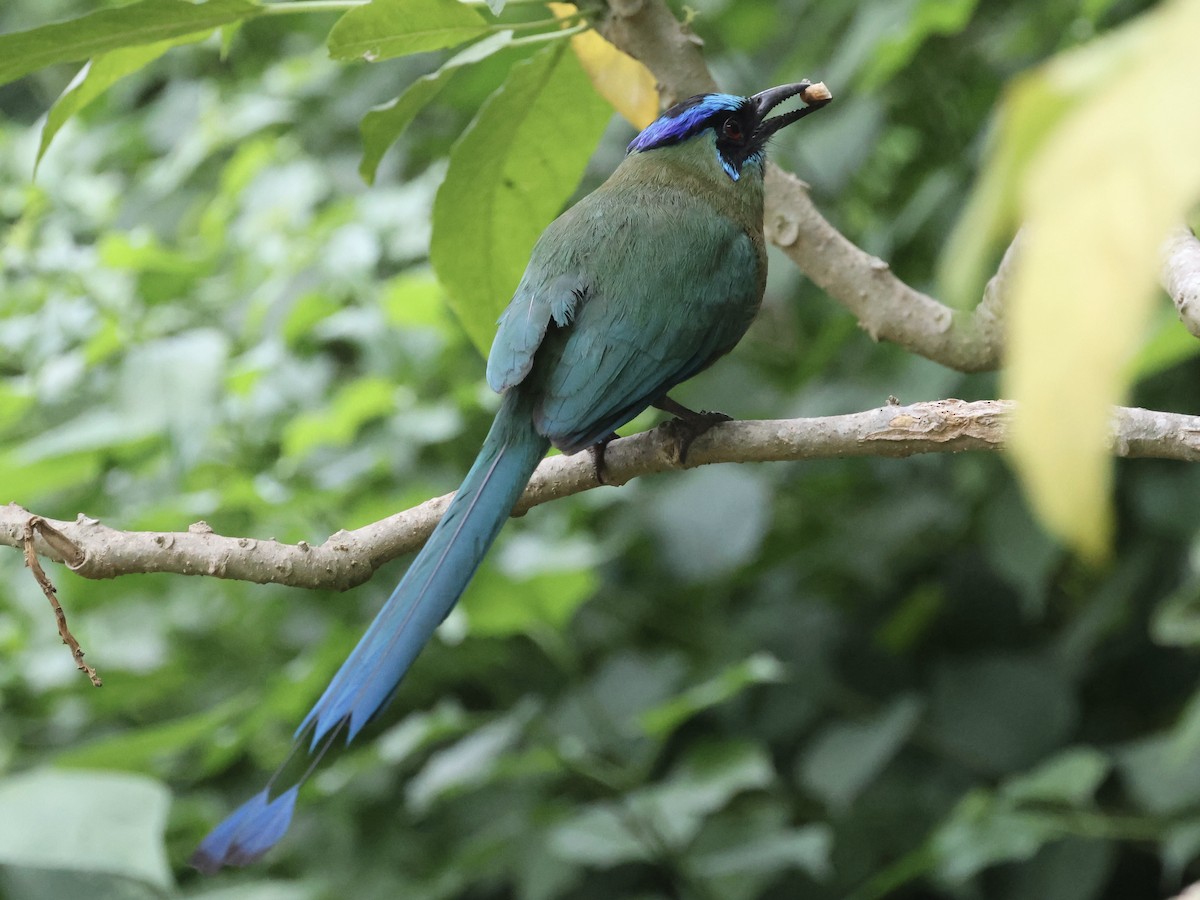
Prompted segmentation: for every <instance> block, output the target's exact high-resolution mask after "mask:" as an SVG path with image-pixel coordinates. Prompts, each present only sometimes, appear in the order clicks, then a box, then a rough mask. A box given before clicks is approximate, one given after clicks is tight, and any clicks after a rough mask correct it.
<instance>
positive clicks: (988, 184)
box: [938, 24, 1146, 308]
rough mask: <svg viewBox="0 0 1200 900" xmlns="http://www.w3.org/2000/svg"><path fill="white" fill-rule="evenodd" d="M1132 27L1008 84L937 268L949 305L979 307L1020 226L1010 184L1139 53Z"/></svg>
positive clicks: (1137, 32) (1140, 36)
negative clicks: (976, 173) (1067, 121)
mask: <svg viewBox="0 0 1200 900" xmlns="http://www.w3.org/2000/svg"><path fill="white" fill-rule="evenodd" d="M1145 38H1146V35H1145V33H1144V30H1143V29H1139V28H1138V27H1137V25H1136V24H1135V25H1134V26H1127V27H1125V28H1123V29H1121V30H1119V31H1115V32H1111V33H1109V34H1107V35H1105V37H1104V39H1103V40H1100V41H1096V42H1094V43H1092V44H1088V45H1087V46H1084V47H1081V48H1078V49H1075V50H1072V51H1070V52H1069V53H1064V54H1062V55H1061V56H1059V57H1056V58H1054V59H1052V60H1051V61H1050V62H1049V63H1047V64H1046V65H1045V66H1043V67H1041V68H1040V69H1035V70H1034V71H1033V72H1031V73H1029V74H1027V75H1024V76H1022V77H1019V78H1017V79H1015V80H1014V82H1013V84H1012V86H1011V87H1010V88H1009V89H1008V91H1007V93H1006V96H1005V98H1004V100H1003V102H1002V104H1001V106H1000V112H999V116H998V119H997V122H996V125H995V129H994V133H993V134H992V136H991V147H990V150H989V153H988V158H987V162H986V164H985V166H984V169H983V172H982V173H980V176H979V180H978V182H977V183H976V185H975V188H974V190H973V191H972V194H971V197H970V199H969V200H968V201H967V206H966V209H965V210H964V212H963V214H962V216H961V217H960V219H959V221H958V223H957V224H956V225H955V227H954V231H953V233H951V235H950V239H949V241H948V242H947V244H946V249H945V250H944V251H943V253H942V255H941V260H940V262H939V272H938V281H939V283H940V284H941V285H942V288H943V290H944V292H945V294H946V295H947V297H948V298H949V299H950V301H951V302H952V303H954V304H955V305H957V306H961V307H964V308H967V307H970V306H972V305H974V304H975V303H978V302H979V297H980V295H981V292H982V290H983V286H984V283H985V282H986V281H987V279H988V278H990V277H991V274H992V272H993V271H994V270H995V263H998V262H999V260H1000V256H1001V253H1002V251H1003V250H1004V247H1005V246H1006V245H1007V244H1008V242H1009V241H1010V240H1012V236H1013V234H1014V233H1015V232H1016V230H1017V228H1018V226H1019V225H1020V224H1021V210H1020V204H1019V198H1018V192H1017V190H1016V189H1015V185H1016V184H1017V183H1018V182H1019V181H1020V179H1021V178H1022V177H1023V175H1024V173H1025V172H1026V171H1027V169H1028V167H1029V164H1030V161H1031V160H1032V159H1033V158H1034V157H1035V156H1036V155H1037V154H1038V152H1040V151H1041V149H1042V148H1043V147H1044V146H1045V144H1046V141H1047V140H1048V139H1049V136H1050V135H1051V134H1052V133H1053V132H1054V129H1055V128H1056V127H1057V126H1058V125H1059V124H1060V123H1061V122H1062V121H1063V119H1064V118H1065V117H1066V116H1067V115H1068V114H1069V113H1071V111H1072V110H1075V109H1077V108H1079V106H1080V105H1081V104H1083V103H1084V102H1086V101H1087V100H1088V99H1089V98H1092V97H1094V96H1097V95H1099V94H1100V93H1102V92H1106V91H1107V90H1108V89H1109V87H1110V85H1111V84H1112V82H1113V81H1114V80H1115V79H1116V77H1117V76H1118V74H1119V73H1120V72H1122V71H1124V69H1125V67H1126V66H1127V65H1130V64H1131V63H1132V62H1133V61H1134V60H1135V59H1136V58H1137V57H1138V55H1139V54H1144V53H1145V44H1146V40H1145Z"/></svg>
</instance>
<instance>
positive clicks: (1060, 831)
mask: <svg viewBox="0 0 1200 900" xmlns="http://www.w3.org/2000/svg"><path fill="white" fill-rule="evenodd" d="M1064 834H1065V831H1064V828H1063V825H1062V823H1061V822H1060V820H1059V819H1058V818H1057V817H1056V816H1051V815H1042V814H1040V813H1036V812H1026V811H1024V810H1020V809H1014V808H1013V807H1012V806H1011V805H1009V804H1008V803H1007V802H1004V801H998V800H997V799H996V797H995V796H994V795H992V794H990V793H989V792H987V791H982V790H976V791H972V792H971V793H970V794H968V795H967V796H966V797H964V798H963V799H962V800H961V801H960V802H959V804H958V805H957V806H956V807H955V808H954V811H953V812H952V813H951V814H950V816H949V817H948V818H947V819H946V821H945V822H943V823H942V825H941V826H939V828H938V830H937V832H936V833H935V834H934V836H933V844H932V846H933V852H934V856H935V858H936V859H937V869H938V874H939V875H940V876H941V877H942V878H944V879H945V880H946V881H949V882H951V883H953V884H961V883H962V882H964V881H966V880H967V879H968V878H970V877H972V876H973V875H975V874H976V873H977V872H979V871H980V870H981V869H984V868H987V867H988V866H990V865H994V864H995V863H998V862H1006V861H1011V860H1022V859H1029V858H1030V857H1032V856H1033V855H1034V854H1036V853H1037V852H1038V850H1040V849H1041V848H1042V847H1043V846H1044V845H1045V844H1046V843H1048V842H1049V841H1052V840H1054V839H1056V838H1059V837H1063V836H1064Z"/></svg>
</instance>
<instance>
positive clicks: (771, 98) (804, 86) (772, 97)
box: [750, 80, 833, 141]
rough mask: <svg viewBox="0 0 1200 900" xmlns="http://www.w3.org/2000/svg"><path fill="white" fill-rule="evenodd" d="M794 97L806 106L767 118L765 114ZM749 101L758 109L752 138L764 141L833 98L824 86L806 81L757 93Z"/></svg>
mask: <svg viewBox="0 0 1200 900" xmlns="http://www.w3.org/2000/svg"><path fill="white" fill-rule="evenodd" d="M796 95H799V96H800V99H801V100H803V101H804V102H805V104H807V105H805V106H802V107H800V108H799V109H795V110H792V111H791V112H788V113H784V114H783V115H779V116H775V117H773V118H770V119H768V118H767V114H768V113H769V112H770V111H771V110H773V109H774V108H775V107H777V106H778V105H779V104H781V103H783V102H784V101H785V100H789V99H791V98H792V97H795V96H796ZM750 99H751V100H753V101H754V104H755V106H756V107H757V109H758V118H759V125H758V128H756V129H755V130H754V138H755V140H757V141H766V140H767V139H768V138H769V137H770V136H771V135H773V134H774V133H775V132H777V131H778V130H779V129H780V128H783V127H784V126H785V125H791V124H792V123H793V122H798V121H800V120H801V119H803V118H804V117H805V116H807V115H808V114H809V113H810V112H815V111H816V110H818V109H820V108H821V107H822V106H825V105H826V104H828V103H831V102H833V96H832V95H831V94H830V93H829V90H828V89H827V88H826V87H825V85H824V84H822V83H820V82H817V83H816V84H813V83H812V82H811V81H807V80H806V81H797V82H796V83H795V84H782V85H780V86H779V87H773V88H767V89H766V90H765V91H759V92H758V93H757V94H755V95H754V96H752V97H751V98H750Z"/></svg>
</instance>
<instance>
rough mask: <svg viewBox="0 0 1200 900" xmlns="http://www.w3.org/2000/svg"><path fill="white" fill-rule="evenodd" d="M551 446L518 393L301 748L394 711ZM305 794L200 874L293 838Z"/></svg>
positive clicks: (316, 709) (241, 827) (261, 799)
mask: <svg viewBox="0 0 1200 900" xmlns="http://www.w3.org/2000/svg"><path fill="white" fill-rule="evenodd" d="M549 446H550V442H549V441H548V440H546V439H545V438H543V437H542V436H541V435H539V434H538V433H537V432H536V431H535V430H534V427H533V421H532V415H531V411H530V409H529V408H528V403H527V401H525V400H523V399H522V398H521V396H520V391H519V388H518V389H514V390H510V391H509V392H508V393H507V394H506V395H505V398H504V401H503V404H502V406H501V408H500V411H499V412H498V413H497V414H496V419H495V421H494V422H493V423H492V428H491V430H490V431H489V432H488V436H487V439H486V440H485V441H484V444H483V448H482V449H481V450H480V451H479V455H478V456H477V457H476V459H475V464H474V465H473V466H472V467H471V470H470V471H469V472H468V473H467V476H466V478H465V479H463V483H462V485H461V486H460V487H459V489H458V492H457V493H456V494H455V496H454V499H453V500H451V501H450V506H449V507H448V508H447V509H446V512H445V514H444V515H443V516H442V520H441V522H439V523H438V526H437V528H435V529H434V531H433V533H432V534H431V535H430V537H429V540H428V541H427V542H426V544H425V546H424V548H422V550H421V552H420V553H418V554H417V557H416V559H414V560H413V563H412V565H411V566H409V569H408V572H407V573H406V574H405V576H404V578H403V579H402V580H401V582H400V584H399V585H397V586H396V589H395V590H394V591H393V592H392V595H391V597H389V598H388V601H387V603H385V604H384V606H383V608H382V609H381V610H380V611H379V614H378V615H377V616H376V617H375V621H373V622H372V623H371V626H370V627H369V628H368V629H367V631H366V633H365V634H364V635H363V637H362V639H361V640H360V641H359V642H358V645H357V646H356V647H355V648H354V650H353V652H351V654H350V656H349V657H348V658H347V659H346V661H345V662H344V663H343V664H342V667H341V668H340V669H338V671H337V674H335V675H334V677H333V680H332V681H331V682H330V683H329V687H327V688H326V689H325V693H324V694H322V695H321V698H320V699H319V700H318V701H317V703H316V705H314V706H313V708H312V710H311V711H310V712H309V714H308V716H307V717H305V719H304V721H303V722H302V723H301V725H300V728H299V729H298V730H297V732H296V739H297V742H298V745H300V744H304V743H307V744H308V749H309V752H321V753H323V752H324V750H325V749H326V748H327V747H328V746H329V742H330V741H332V740H333V739H334V738H335V737H336V736H337V734H338V733H340V731H341V729H343V728H345V731H346V740H347V741H349V740H350V739H351V738H353V737H354V736H355V735H356V734H357V733H358V732H359V730H361V728H362V727H363V726H364V725H365V724H366V723H367V722H368V721H370V719H371V717H372V716H374V715H375V713H377V712H378V711H379V710H380V709H381V708H382V707H383V706H384V705H385V704H386V703H387V701H388V699H389V698H390V697H391V696H392V694H393V693H394V692H395V690H396V686H397V685H398V684H399V682H400V679H401V678H402V677H403V676H404V673H405V672H406V671H407V670H408V667H409V666H410V665H411V664H412V661H413V660H414V659H415V658H416V656H417V654H418V653H419V652H420V650H421V648H422V647H424V646H425V644H426V643H427V642H428V641H429V638H430V637H431V636H432V635H433V632H434V630H435V629H436V628H437V627H438V625H439V624H441V622H442V620H443V619H445V618H446V615H447V614H448V613H449V612H450V610H451V609H452V608H453V607H454V604H455V603H456V602H457V601H458V598H459V597H460V596H462V593H463V591H464V590H465V589H466V587H467V584H468V582H470V580H471V576H472V575H474V573H475V570H476V569H477V568H478V567H479V563H480V562H481V561H482V559H483V557H484V555H485V554H486V553H487V550H488V548H489V547H490V546H491V544H492V542H493V541H494V540H495V539H496V534H497V533H498V532H499V531H500V528H501V526H503V524H504V521H505V520H506V519H507V518H508V517H509V515H510V514H511V513H512V509H513V506H514V505H515V504H516V501H517V498H519V497H520V495H521V492H522V490H524V488H525V484H526V483H527V482H528V481H529V476H530V475H531V474H532V472H533V470H534V469H535V468H536V467H537V464H538V462H539V461H540V460H541V458H542V457H543V456H544V455H545V453H546V450H547V449H549ZM298 749H299V747H298ZM296 787H297V786H295V785H293V786H291V787H290V788H288V789H286V790H283V791H282V792H278V796H274V795H275V794H276V793H277V792H276V791H274V790H272V789H271V787H270V786H268V788H267V789H264V790H263V791H262V792H260V793H259V794H256V795H255V796H254V797H253V798H252V799H251V800H250V801H248V802H247V803H245V804H244V805H243V806H241V807H239V808H238V809H237V810H236V811H235V812H234V813H233V814H232V815H230V816H229V817H228V818H227V819H225V820H224V821H223V822H222V823H221V824H219V825H218V826H217V827H216V828H214V829H213V831H212V832H210V833H209V835H208V837H206V838H205V839H204V841H203V842H202V843H201V844H200V847H199V848H198V849H197V850H196V852H195V854H193V856H192V859H191V862H192V865H194V866H196V868H198V869H200V870H201V871H204V872H209V871H216V870H217V869H219V868H221V866H223V865H227V864H231V865H246V864H248V863H251V862H254V861H255V860H257V859H258V858H259V857H261V856H262V855H263V854H264V853H266V851H267V850H269V849H270V848H271V847H272V846H274V844H275V843H277V842H278V841H279V839H280V838H282V837H283V834H284V833H285V832H286V830H287V827H288V824H289V822H290V820H291V813H292V807H293V805H294V803H295V799H296Z"/></svg>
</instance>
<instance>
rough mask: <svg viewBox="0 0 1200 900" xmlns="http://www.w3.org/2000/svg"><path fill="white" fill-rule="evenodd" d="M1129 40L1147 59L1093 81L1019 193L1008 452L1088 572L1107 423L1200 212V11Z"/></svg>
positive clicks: (1163, 18) (1127, 59)
mask: <svg viewBox="0 0 1200 900" xmlns="http://www.w3.org/2000/svg"><path fill="white" fill-rule="evenodd" d="M1133 27H1134V28H1137V29H1139V31H1138V34H1139V36H1140V37H1142V38H1144V40H1140V41H1138V52H1137V53H1136V54H1132V55H1131V54H1129V53H1127V52H1125V51H1126V50H1127V49H1128V46H1127V44H1119V45H1118V46H1119V47H1120V49H1121V57H1122V61H1121V62H1122V64H1121V66H1120V69H1119V70H1118V71H1114V72H1109V73H1107V74H1101V73H1097V78H1098V80H1099V84H1098V85H1097V87H1098V88H1102V90H1097V91H1096V92H1095V93H1093V94H1092V95H1091V96H1090V97H1088V98H1087V99H1086V100H1084V101H1083V102H1082V103H1080V105H1079V106H1078V107H1077V108H1075V109H1074V110H1073V111H1071V112H1070V113H1069V114H1067V115H1065V116H1064V117H1063V118H1062V119H1061V121H1060V122H1059V123H1058V124H1057V126H1056V127H1055V128H1054V129H1053V131H1052V132H1051V133H1050V135H1049V136H1048V137H1047V138H1046V140H1045V141H1044V142H1043V143H1042V145H1041V147H1040V148H1039V149H1038V151H1037V153H1036V154H1035V155H1034V156H1033V157H1032V158H1031V159H1030V162H1029V165H1028V168H1027V169H1026V170H1025V172H1024V175H1023V177H1022V179H1021V184H1020V190H1019V205H1020V212H1021V214H1022V219H1023V220H1024V222H1025V223H1026V231H1027V237H1028V239H1027V240H1025V241H1023V247H1022V253H1021V256H1020V258H1019V260H1018V265H1017V270H1016V272H1015V278H1014V284H1013V296H1012V300H1011V303H1012V306H1011V310H1010V312H1009V328H1010V333H1009V341H1008V359H1007V367H1006V370H1005V372H1004V379H1003V387H1004V392H1005V394H1007V395H1010V396H1012V397H1013V398H1014V399H1015V400H1017V401H1018V402H1019V408H1018V412H1017V415H1016V417H1015V420H1014V422H1013V430H1012V437H1011V448H1012V455H1013V460H1014V463H1015V465H1016V467H1017V471H1018V474H1019V476H1020V477H1021V479H1022V481H1023V482H1024V486H1025V490H1026V492H1027V494H1028V496H1029V498H1030V501H1031V503H1032V505H1033V507H1034V509H1035V510H1036V511H1037V513H1038V515H1039V517H1040V518H1041V520H1042V521H1043V522H1044V523H1045V524H1046V526H1047V527H1048V528H1049V529H1050V530H1051V531H1052V532H1054V533H1055V534H1057V535H1058V536H1060V537H1061V538H1063V539H1064V540H1066V541H1067V542H1068V543H1070V544H1071V545H1072V546H1074V547H1075V548H1076V549H1077V550H1079V551H1080V552H1081V553H1082V554H1083V555H1085V556H1087V557H1089V558H1092V559H1099V558H1101V557H1103V556H1104V554H1105V553H1106V552H1107V549H1108V543H1109V539H1110V536H1111V531H1112V511H1111V504H1110V497H1109V495H1110V492H1111V485H1112V461H1111V458H1110V455H1109V449H1108V434H1109V417H1110V414H1111V408H1112V406H1113V405H1114V404H1116V403H1120V402H1121V400H1122V399H1123V398H1124V396H1125V393H1126V390H1127V388H1128V383H1127V381H1128V372H1129V361H1130V359H1131V358H1132V357H1133V355H1134V354H1135V353H1136V352H1137V350H1138V347H1139V346H1140V344H1141V343H1142V339H1143V336H1144V333H1145V331H1146V326H1147V321H1148V315H1149V312H1150V309H1151V303H1152V302H1153V301H1154V299H1155V297H1156V289H1155V283H1156V274H1157V270H1158V264H1159V263H1158V247H1159V245H1160V243H1161V242H1162V240H1163V239H1164V237H1165V236H1166V234H1167V232H1168V230H1169V229H1170V228H1171V227H1172V226H1174V225H1175V224H1176V223H1177V222H1179V221H1180V220H1181V219H1182V218H1183V216H1184V215H1185V213H1186V211H1187V210H1188V208H1189V207H1190V205H1191V204H1192V203H1194V202H1195V200H1196V199H1197V198H1198V197H1200V104H1197V103H1196V97H1195V86H1196V85H1197V84H1200V54H1198V53H1196V50H1195V46H1194V44H1195V36H1196V35H1197V34H1200V0H1175V2H1171V3H1167V4H1164V5H1162V6H1160V7H1158V8H1157V9H1156V10H1155V11H1153V12H1151V13H1148V14H1146V15H1145V16H1143V17H1142V20H1141V21H1140V22H1139V23H1137V24H1135V25H1134V26H1133ZM1142 29H1144V31H1143V30H1142ZM1118 40H1119V38H1118ZM1181 327H1182V326H1181Z"/></svg>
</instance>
